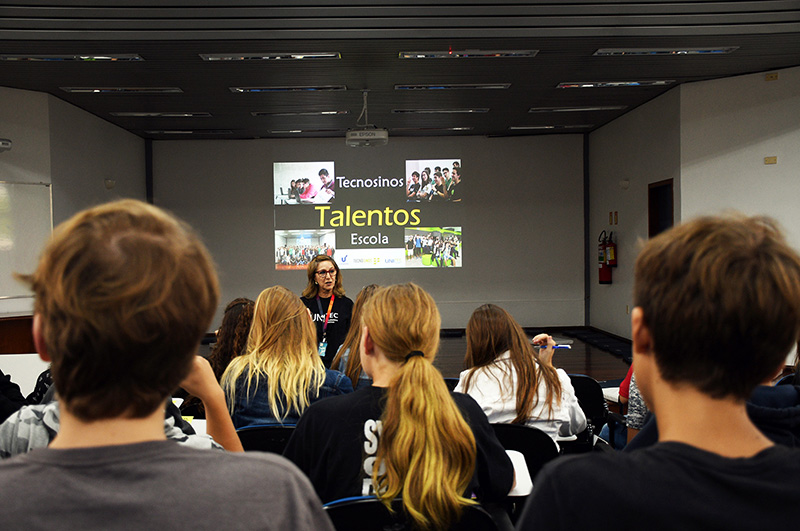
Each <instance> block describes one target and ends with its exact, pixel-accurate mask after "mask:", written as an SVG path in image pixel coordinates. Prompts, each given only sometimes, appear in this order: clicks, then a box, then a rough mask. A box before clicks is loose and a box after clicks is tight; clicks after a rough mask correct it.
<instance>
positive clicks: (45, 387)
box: [25, 367, 53, 405]
mask: <svg viewBox="0 0 800 531" xmlns="http://www.w3.org/2000/svg"><path fill="white" fill-rule="evenodd" d="M52 386H53V376H52V374H50V367H48V368H46V369H45V370H43V371H42V372H41V373H40V374H39V376H38V377H37V378H36V384H35V385H34V386H33V391H31V393H30V394H29V395H28V396H26V397H25V401H26V402H27V403H28V404H31V405H32V404H44V403H46V402H50V400H45V397H47V396H49V393H48V391H50V388H51V387H52Z"/></svg>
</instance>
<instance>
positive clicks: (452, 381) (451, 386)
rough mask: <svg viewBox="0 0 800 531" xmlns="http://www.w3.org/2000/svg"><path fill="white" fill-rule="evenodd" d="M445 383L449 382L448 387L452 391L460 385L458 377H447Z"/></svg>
mask: <svg viewBox="0 0 800 531" xmlns="http://www.w3.org/2000/svg"><path fill="white" fill-rule="evenodd" d="M444 383H445V384H447V388H448V389H450V390H451V391H452V390H453V389H455V388H456V386H457V385H458V378H445V379H444Z"/></svg>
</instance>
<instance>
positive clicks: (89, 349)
mask: <svg viewBox="0 0 800 531" xmlns="http://www.w3.org/2000/svg"><path fill="white" fill-rule="evenodd" d="M19 278H20V279H21V280H23V281H26V282H28V283H29V284H30V285H31V288H32V290H33V292H34V294H35V302H34V312H35V313H36V314H37V315H38V316H39V318H40V319H41V323H42V335H43V338H44V343H45V346H46V347H47V351H48V354H49V355H50V358H51V360H52V366H51V371H52V374H53V381H54V383H55V385H56V389H58V394H59V397H60V399H61V400H62V402H63V403H64V405H65V407H66V408H67V409H68V410H69V411H70V413H72V414H73V415H75V416H76V417H78V418H80V419H82V420H85V421H92V420H99V419H105V418H114V417H120V416H126V417H130V418H142V417H146V416H147V415H150V414H152V413H153V412H154V411H155V410H156V409H157V408H159V407H162V406H163V404H164V400H165V399H166V398H167V397H168V396H170V394H171V393H172V392H173V391H174V390H175V389H176V388H177V386H178V385H179V384H180V382H181V380H183V378H184V377H185V376H186V374H188V372H189V369H190V367H191V362H192V357H193V356H194V355H195V351H196V349H197V346H198V345H199V343H200V339H201V337H202V336H203V334H205V332H206V330H207V329H208V326H209V324H210V323H211V318H212V316H213V315H214V311H215V310H216V307H217V301H218V300H219V285H218V281H217V274H216V271H215V270H214V264H213V262H212V260H211V256H210V255H209V253H208V251H207V250H206V248H205V246H204V245H203V244H202V242H201V241H200V239H199V238H198V237H197V236H196V235H195V234H194V233H193V232H192V230H191V229H190V228H189V227H188V225H186V224H184V223H182V222H180V221H179V220H177V219H176V218H174V217H173V216H171V215H170V214H167V213H166V212H164V211H163V210H160V209H158V208H156V207H154V206H152V205H148V204H146V203H143V202H141V201H134V200H132V199H127V200H122V201H116V202H112V203H107V204H105V205H100V206H97V207H94V208H90V209H88V210H84V211H83V212H79V213H78V214H76V215H75V216H73V217H72V218H70V219H69V220H67V221H65V222H64V223H62V224H61V225H59V226H58V227H57V228H56V230H55V231H54V232H53V236H52V238H51V239H50V241H49V242H48V244H47V245H46V246H45V248H44V251H43V252H42V255H41V257H40V259H39V263H38V266H37V267H36V271H34V272H33V274H31V275H20V276H19Z"/></svg>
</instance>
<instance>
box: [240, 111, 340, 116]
mask: <svg viewBox="0 0 800 531" xmlns="http://www.w3.org/2000/svg"><path fill="white" fill-rule="evenodd" d="M250 114H252V115H253V116H335V115H338V114H350V111H283V112H266V111H253V112H251V113H250Z"/></svg>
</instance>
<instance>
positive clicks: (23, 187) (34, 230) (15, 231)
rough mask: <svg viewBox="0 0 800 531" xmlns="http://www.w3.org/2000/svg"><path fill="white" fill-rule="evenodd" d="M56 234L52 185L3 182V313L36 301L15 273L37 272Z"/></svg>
mask: <svg viewBox="0 0 800 531" xmlns="http://www.w3.org/2000/svg"><path fill="white" fill-rule="evenodd" d="M52 232H53V204H52V194H51V188H50V184H44V183H41V184H40V183H13V182H7V181H5V182H4V181H0V303H1V304H0V311H1V310H2V309H3V308H5V309H8V308H11V307H14V306H17V305H16V304H14V303H13V301H14V300H15V299H33V294H32V293H31V291H30V290H29V289H28V287H27V286H26V285H25V284H23V283H21V282H19V281H17V280H16V279H15V278H14V276H13V273H32V272H33V270H34V269H35V268H36V263H37V260H38V258H39V253H40V252H41V250H42V247H43V246H44V244H45V243H46V242H47V239H48V238H49V237H50V234H51V233H52ZM27 305H29V301H28V304H27Z"/></svg>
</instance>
